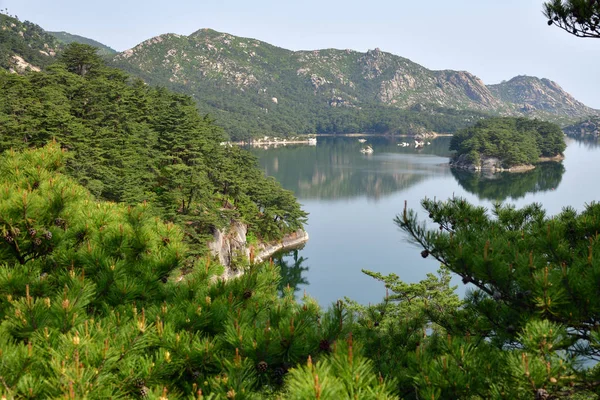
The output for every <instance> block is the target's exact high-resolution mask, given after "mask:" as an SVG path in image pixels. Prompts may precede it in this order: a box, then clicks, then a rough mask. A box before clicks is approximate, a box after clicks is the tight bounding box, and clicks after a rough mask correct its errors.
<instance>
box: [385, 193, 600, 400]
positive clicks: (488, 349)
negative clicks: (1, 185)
mask: <svg viewBox="0 0 600 400" xmlns="http://www.w3.org/2000/svg"><path fill="white" fill-rule="evenodd" d="M422 205H423V207H424V208H425V210H426V211H427V212H428V213H429V217H430V219H431V220H432V221H433V222H434V223H435V224H437V225H439V229H437V228H436V229H430V228H428V227H426V226H425V225H424V224H423V225H422V224H420V223H419V222H418V221H417V218H416V214H415V213H414V211H412V210H407V209H405V210H404V212H403V214H402V215H400V216H398V217H397V218H396V220H395V222H396V223H397V224H398V226H399V227H400V228H401V229H402V230H404V231H405V232H407V233H408V234H409V236H410V238H411V239H412V240H414V241H415V243H417V244H418V245H420V246H422V247H423V248H424V250H423V253H422V255H424V256H432V257H434V258H435V259H437V260H439V261H440V262H441V263H442V264H443V265H445V266H446V267H448V268H449V269H450V270H451V271H452V272H454V273H456V274H458V275H459V276H460V277H461V278H462V281H463V283H465V284H469V285H470V286H471V287H472V288H474V289H473V290H472V291H470V292H469V293H468V294H467V296H466V298H465V304H464V306H462V307H460V308H458V309H457V310H456V312H455V314H454V315H453V316H454V317H453V318H451V319H438V321H437V322H438V323H439V324H441V325H442V326H444V329H445V330H446V332H448V334H450V335H452V337H453V338H455V339H456V340H458V343H461V344H460V346H463V345H464V343H470V342H469V341H472V340H473V339H475V340H476V341H477V347H476V348H475V349H474V353H473V355H472V357H471V356H469V357H466V356H465V357H464V362H467V361H469V362H474V363H475V364H473V365H474V367H473V368H474V369H473V370H474V371H476V370H481V371H486V365H488V367H487V371H486V372H485V375H487V376H493V377H494V381H495V382H494V383H493V384H491V383H490V384H489V385H488V384H487V383H486V384H485V385H483V386H480V387H486V386H487V387H489V388H490V390H491V392H482V393H481V394H480V396H481V397H482V398H489V397H503V398H531V396H533V395H535V396H541V395H542V394H544V393H545V395H546V396H557V397H562V396H570V395H572V394H574V393H587V392H588V391H595V381H596V379H597V376H596V375H597V373H598V371H597V369H596V368H593V369H582V368H580V367H579V365H580V364H581V363H589V362H590V361H591V360H595V359H596V358H597V357H598V349H599V346H598V342H597V339H598V334H597V328H596V325H595V320H596V317H597V315H598V308H599V307H600V304H598V301H597V296H595V294H594V293H595V291H596V287H597V286H598V285H599V284H600V282H598V280H597V279H596V277H597V276H598V273H597V272H598V270H599V268H600V264H598V262H597V260H596V257H595V254H596V252H597V251H599V249H598V248H597V247H598V243H597V231H598V221H600V206H599V205H598V204H596V203H593V204H590V205H588V206H587V207H586V209H585V210H584V211H583V212H581V213H577V212H575V211H574V210H573V209H571V208H565V209H564V210H563V211H562V212H561V213H560V214H558V215H556V216H554V217H547V216H546V215H545V212H544V211H543V210H542V209H541V207H540V206H539V205H537V204H533V205H531V206H527V207H525V208H523V209H516V208H514V207H512V206H502V205H496V206H494V208H493V210H492V215H489V214H488V213H487V210H485V209H484V208H483V207H476V206H473V205H470V204H468V203H467V202H466V201H465V200H463V199H460V198H453V199H450V200H448V201H446V202H442V201H432V200H428V199H426V200H423V202H422ZM436 351H439V349H436ZM449 352H450V353H452V354H456V353H453V350H452V349H451V348H450V347H448V348H446V349H441V353H434V354H433V355H430V357H431V358H430V361H428V364H429V367H427V369H425V370H423V371H424V374H425V375H424V376H426V377H428V379H429V382H431V383H429V382H427V380H426V381H425V384H426V385H425V386H430V391H428V392H427V395H433V396H434V398H438V397H439V396H442V397H441V398H445V395H443V393H447V390H450V389H451V386H452V385H450V386H445V385H446V384H444V383H443V382H442V383H439V382H441V381H438V383H434V382H433V381H432V377H434V376H435V374H434V372H435V371H437V373H442V372H444V373H446V372H445V371H446V370H447V369H449V368H450V367H449V366H445V365H444V363H443V362H442V363H441V364H440V365H438V366H437V367H436V366H435V364H436V363H438V364H439V361H443V358H441V357H446V355H448V353H449ZM464 352H465V354H467V353H468V352H467V349H466V347H465V350H464ZM469 352H470V350H469ZM445 354H446V355H445ZM461 354H462V353H461ZM452 357H454V358H456V356H452ZM461 357H462V356H461ZM468 358H469V359H470V360H468ZM436 360H437V361H436ZM491 360H493V362H492V361H491ZM447 361H449V360H447ZM462 362H463V358H461V359H460V362H459V363H458V365H459V366H462ZM477 363H483V364H481V367H477ZM447 365H450V363H449V362H448V363H447ZM431 368H433V370H432V369H431ZM440 368H441V370H440ZM427 371H429V372H427ZM461 371H463V372H464V371H466V369H465V368H464V367H463V368H462V370H461ZM458 372H460V371H458ZM461 373H462V372H461ZM420 376H421V377H423V374H421V375H420ZM473 376H475V375H473ZM436 379H437V378H436ZM440 379H441V378H440ZM444 379H445V380H446V381H447V379H448V378H447V377H446V378H444ZM452 379H454V380H455V382H460V381H459V380H458V378H452ZM483 379H484V376H481V377H479V378H477V379H476V382H478V385H481V384H482V382H485V380H483ZM464 382H466V381H464ZM449 384H452V381H450V382H449ZM419 385H420V387H425V386H423V385H422V383H421V384H419ZM466 385H467V383H464V385H463V389H464V390H466V389H468V388H471V389H472V390H473V392H474V393H478V392H477V390H476V389H475V382H468V386H466ZM444 387H446V389H445V388H444ZM456 387H460V385H459V384H458V383H456V386H454V389H452V390H455V388H456ZM466 393H468V391H465V394H466ZM494 393H495V394H494ZM454 396H458V394H454V395H452V396H451V397H454Z"/></svg>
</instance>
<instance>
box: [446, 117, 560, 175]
mask: <svg viewBox="0 0 600 400" xmlns="http://www.w3.org/2000/svg"><path fill="white" fill-rule="evenodd" d="M563 136H564V134H563V132H562V130H561V129H560V127H559V126H558V125H556V124H553V123H551V122H545V121H540V120H537V119H535V120H530V119H527V118H514V117H504V118H501V117H496V118H488V119H485V120H482V121H479V122H477V123H476V124H475V125H473V126H471V127H468V128H465V129H463V130H461V131H459V132H457V133H456V134H455V135H454V136H453V137H452V141H451V142H450V150H454V151H456V155H455V159H458V158H459V157H461V156H463V157H466V159H467V161H468V162H469V163H471V164H473V165H476V166H478V165H481V161H482V159H483V158H490V157H494V158H498V159H500V161H501V163H502V166H503V167H504V168H510V167H512V166H516V165H526V164H535V163H537V162H538V161H539V158H540V157H554V156H556V155H560V154H562V153H563V151H564V150H565V148H566V144H565V141H564V137H563Z"/></svg>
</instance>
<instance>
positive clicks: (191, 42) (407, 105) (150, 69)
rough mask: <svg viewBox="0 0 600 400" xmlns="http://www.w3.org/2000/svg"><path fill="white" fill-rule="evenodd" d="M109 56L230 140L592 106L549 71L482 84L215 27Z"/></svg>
mask: <svg viewBox="0 0 600 400" xmlns="http://www.w3.org/2000/svg"><path fill="white" fill-rule="evenodd" d="M112 62H113V63H114V65H116V66H118V67H119V68H122V69H124V70H126V71H128V72H130V73H132V74H134V75H136V76H138V77H141V78H142V79H144V81H146V82H149V83H152V84H155V85H161V86H166V87H169V88H171V89H173V90H175V91H177V92H180V93H186V94H189V95H190V96H192V97H194V99H195V100H196V101H197V103H198V106H199V108H200V110H201V111H202V112H203V113H210V114H211V115H213V116H215V118H216V119H217V123H218V124H222V125H223V126H224V127H225V130H226V132H227V133H228V134H229V135H230V136H231V137H232V138H234V139H246V138H249V137H252V136H262V135H264V134H268V135H272V134H276V135H286V134H296V133H350V132H368V133H388V134H416V133H420V132H422V131H435V132H443V133H453V132H455V131H456V130H458V129H461V128H464V127H467V126H469V125H470V124H471V123H472V122H473V121H476V120H477V119H479V118H480V117H482V116H486V115H487V116H489V115H504V116H506V115H513V116H524V117H528V118H533V117H537V118H541V119H544V120H551V121H556V122H559V123H561V124H565V123H567V122H569V121H575V120H576V119H579V118H581V117H584V116H588V115H597V114H598V110H594V109H592V108H590V107H587V106H585V105H584V104H582V103H581V102H578V101H577V100H575V99H574V98H573V97H572V96H570V95H569V94H568V93H566V92H565V91H564V90H562V89H561V88H560V86H559V85H558V84H556V83H555V82H552V81H550V80H548V79H541V80H540V79H538V78H534V77H517V78H514V79H511V80H509V81H508V82H502V83H500V84H497V85H489V86H486V85H485V84H484V83H483V82H482V81H481V80H480V79H479V78H477V77H476V76H474V75H473V74H471V73H469V72H466V71H452V70H441V71H433V70H429V69H427V68H425V67H423V66H421V65H419V64H417V63H415V62H412V61H411V60H409V59H406V58H403V57H400V56H397V55H394V54H390V53H387V52H384V51H381V50H379V49H374V50H369V51H367V52H366V53H362V52H358V51H354V50H349V49H346V50H337V49H325V50H312V51H290V50H286V49H283V48H280V47H276V46H273V45H271V44H269V43H265V42H262V41H260V40H256V39H251V38H244V37H238V36H234V35H231V34H228V33H222V32H216V31H214V30H211V29H200V30H198V31H196V32H194V33H192V34H191V35H189V36H183V35H177V34H163V35H160V36H157V37H154V38H151V39H148V40H146V41H144V42H142V43H140V44H139V45H137V46H135V47H134V48H132V49H129V50H126V51H124V52H121V53H119V54H118V55H116V56H115V57H114V58H113V60H112Z"/></svg>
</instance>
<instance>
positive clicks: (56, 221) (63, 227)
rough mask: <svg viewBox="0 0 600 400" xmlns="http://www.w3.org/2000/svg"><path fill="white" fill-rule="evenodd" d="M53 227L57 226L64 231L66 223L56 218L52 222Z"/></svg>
mask: <svg viewBox="0 0 600 400" xmlns="http://www.w3.org/2000/svg"><path fill="white" fill-rule="evenodd" d="M54 225H56V226H58V227H59V228H62V229H65V227H66V226H67V221H65V220H64V219H62V218H56V219H55V220H54Z"/></svg>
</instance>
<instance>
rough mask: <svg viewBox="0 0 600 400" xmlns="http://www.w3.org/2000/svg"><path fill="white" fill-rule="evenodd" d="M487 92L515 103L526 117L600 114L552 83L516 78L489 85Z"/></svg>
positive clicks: (529, 77)
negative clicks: (541, 114) (545, 114)
mask: <svg viewBox="0 0 600 400" xmlns="http://www.w3.org/2000/svg"><path fill="white" fill-rule="evenodd" d="M488 88H489V90H490V92H491V93H492V94H493V95H494V96H496V97H497V98H499V99H500V100H502V101H504V102H507V103H512V105H514V107H515V111H517V112H520V113H523V114H525V115H536V113H537V114H539V113H548V114H555V115H564V116H569V117H576V118H582V117H587V116H588V115H598V114H599V112H598V110H594V109H592V108H590V107H587V106H586V105H584V104H583V103H581V102H579V101H577V100H575V99H574V98H573V96H571V95H570V94H569V93H567V92H565V91H564V90H563V88H561V87H560V86H559V85H558V84H557V83H556V82H553V81H551V80H549V79H540V78H536V77H533V76H516V77H514V78H512V79H511V80H509V81H506V82H502V83H499V84H497V85H488Z"/></svg>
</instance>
